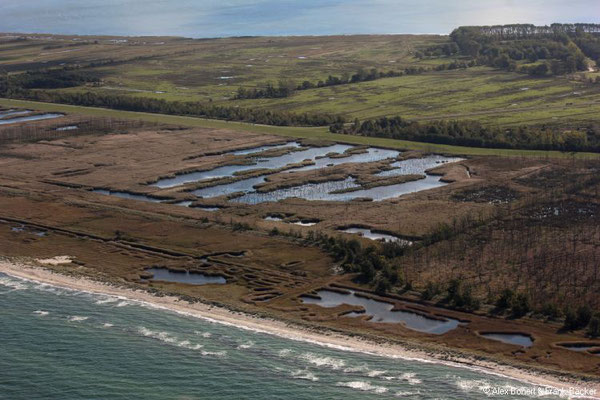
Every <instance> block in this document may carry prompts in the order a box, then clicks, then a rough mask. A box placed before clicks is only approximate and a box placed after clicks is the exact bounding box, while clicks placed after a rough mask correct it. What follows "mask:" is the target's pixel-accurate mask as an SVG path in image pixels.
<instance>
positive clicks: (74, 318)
mask: <svg viewBox="0 0 600 400" xmlns="http://www.w3.org/2000/svg"><path fill="white" fill-rule="evenodd" d="M88 318H89V317H82V316H80V315H71V316H69V318H68V319H69V321H70V322H81V321H85V320H86V319H88Z"/></svg>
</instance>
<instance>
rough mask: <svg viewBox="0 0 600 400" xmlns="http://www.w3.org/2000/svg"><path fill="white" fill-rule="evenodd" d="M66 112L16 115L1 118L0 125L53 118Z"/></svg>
mask: <svg viewBox="0 0 600 400" xmlns="http://www.w3.org/2000/svg"><path fill="white" fill-rule="evenodd" d="M63 115H64V114H53V113H49V114H39V115H30V116H28V117H16V118H9V119H0V125H8V124H16V123H18V122H28V121H40V120H44V119H53V118H58V117H62V116H63Z"/></svg>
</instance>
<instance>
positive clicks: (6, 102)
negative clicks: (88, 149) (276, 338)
mask: <svg viewBox="0 0 600 400" xmlns="http://www.w3.org/2000/svg"><path fill="white" fill-rule="evenodd" d="M0 106H2V107H18V108H30V109H35V110H40V111H54V112H64V113H75V114H82V115H89V116H96V117H112V118H125V119H137V120H142V121H147V122H159V123H167V124H177V125H182V126H189V127H198V128H216V129H230V130H235V131H240V132H253V133H264V134H270V135H280V136H287V137H294V138H306V139H325V140H334V141H340V142H346V143H351V144H358V145H371V146H382V147H389V148H395V149H404V150H421V151H427V152H436V153H445V154H446V153H447V154H457V155H466V156H504V157H540V158H544V157H552V158H571V157H576V158H580V159H592V158H594V159H596V158H600V154H596V153H565V152H559V151H542V150H512V149H487V148H477V147H464V146H450V145H441V144H431V143H420V142H411V141H406V140H394V139H385V138H374V137H365V136H353V135H342V134H333V133H330V132H329V131H328V129H327V128H326V127H317V128H312V127H277V126H267V125H256V124H248V123H243V122H228V121H220V120H211V119H203V118H194V117H183V116H176V115H165V114H151V113H141V112H132V111H119V110H110V109H105V108H94V107H81V106H71V105H65V104H52V103H40V102H34V101H23V100H12V99H0Z"/></svg>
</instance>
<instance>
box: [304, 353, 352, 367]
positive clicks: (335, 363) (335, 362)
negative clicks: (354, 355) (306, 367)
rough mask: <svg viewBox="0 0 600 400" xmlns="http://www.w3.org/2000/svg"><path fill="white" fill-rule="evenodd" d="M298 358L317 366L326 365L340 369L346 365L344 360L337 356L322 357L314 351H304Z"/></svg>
mask: <svg viewBox="0 0 600 400" xmlns="http://www.w3.org/2000/svg"><path fill="white" fill-rule="evenodd" d="M300 359H301V360H304V361H307V362H309V363H311V364H313V365H316V366H317V367H327V368H331V369H340V368H342V367H344V365H346V362H345V361H344V360H340V359H339V358H333V357H323V356H319V355H317V354H314V353H304V354H302V355H301V356H300Z"/></svg>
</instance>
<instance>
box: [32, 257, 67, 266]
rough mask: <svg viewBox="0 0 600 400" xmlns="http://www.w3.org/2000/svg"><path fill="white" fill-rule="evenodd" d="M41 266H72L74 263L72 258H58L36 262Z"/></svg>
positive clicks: (41, 259) (42, 259)
mask: <svg viewBox="0 0 600 400" xmlns="http://www.w3.org/2000/svg"><path fill="white" fill-rule="evenodd" d="M36 261H37V262H39V263H40V264H44V265H61V264H71V263H72V262H73V257H71V256H56V257H52V258H39V259H37V260H36Z"/></svg>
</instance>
